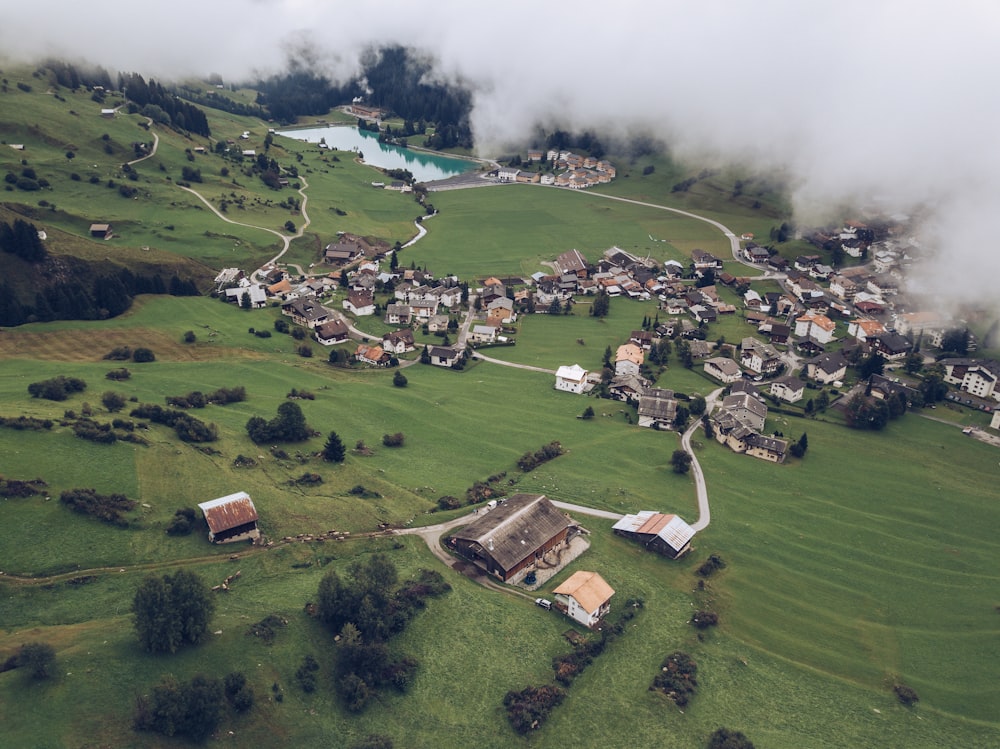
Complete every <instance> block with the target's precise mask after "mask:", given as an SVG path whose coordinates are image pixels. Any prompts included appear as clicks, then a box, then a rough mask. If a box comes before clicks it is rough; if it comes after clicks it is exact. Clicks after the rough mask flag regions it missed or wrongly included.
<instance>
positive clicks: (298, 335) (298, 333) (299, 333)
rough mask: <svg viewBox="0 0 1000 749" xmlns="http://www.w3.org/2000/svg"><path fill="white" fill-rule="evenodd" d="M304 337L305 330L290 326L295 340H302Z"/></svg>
mask: <svg viewBox="0 0 1000 749" xmlns="http://www.w3.org/2000/svg"><path fill="white" fill-rule="evenodd" d="M305 337H306V332H305V331H304V330H303V329H302V328H292V338H294V339H295V340H296V341H301V340H304V339H305Z"/></svg>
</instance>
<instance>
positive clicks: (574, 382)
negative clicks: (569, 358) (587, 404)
mask: <svg viewBox="0 0 1000 749" xmlns="http://www.w3.org/2000/svg"><path fill="white" fill-rule="evenodd" d="M586 386H587V370H586V369H584V368H583V367H581V366H580V365H579V364H574V365H573V366H571V367H566V366H562V367H559V369H557V370H556V386H555V387H556V390H563V391H565V392H567V393H577V394H580V393H583V391H584V389H585V388H586Z"/></svg>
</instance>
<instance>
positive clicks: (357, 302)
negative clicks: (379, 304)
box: [344, 291, 375, 317]
mask: <svg viewBox="0 0 1000 749" xmlns="http://www.w3.org/2000/svg"><path fill="white" fill-rule="evenodd" d="M344 309H346V310H347V311H348V312H351V313H353V314H354V315H356V316H358V317H365V316H366V315H374V314H375V295H374V294H372V292H370V291H351V292H349V293H348V294H347V299H345V300H344Z"/></svg>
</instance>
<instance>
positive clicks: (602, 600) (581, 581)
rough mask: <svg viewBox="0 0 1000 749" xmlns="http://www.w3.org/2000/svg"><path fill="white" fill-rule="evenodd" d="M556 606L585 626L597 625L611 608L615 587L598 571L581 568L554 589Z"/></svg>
mask: <svg viewBox="0 0 1000 749" xmlns="http://www.w3.org/2000/svg"><path fill="white" fill-rule="evenodd" d="M552 592H553V593H554V594H555V599H556V608H557V609H559V610H560V611H562V612H563V613H564V614H566V616H568V617H569V618H570V619H573V620H574V621H577V622H580V624H582V625H583V626H585V627H593V626H594V625H596V624H597V623H598V622H599V621H600V620H601V618H602V617H603V616H605V615H606V614H607V613H608V611H610V610H611V597H612V596H613V595H614V594H615V591H614V588H612V587H611V586H610V585H608V584H607V582H605V580H604V578H603V577H601V576H600V575H598V574H597V573H596V572H586V571H584V570H580V571H579V572H574V573H573V574H572V575H570V576H569V579H568V580H566V582H564V583H563V584H562V585H560V586H559V587H558V588H556V589H555V590H554V591H552Z"/></svg>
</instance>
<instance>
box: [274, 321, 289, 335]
mask: <svg viewBox="0 0 1000 749" xmlns="http://www.w3.org/2000/svg"><path fill="white" fill-rule="evenodd" d="M274 329H275V330H276V331H277V332H279V333H287V332H288V322H287V321H285V320H282V319H280V318H279V319H277V320H275V321H274Z"/></svg>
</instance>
